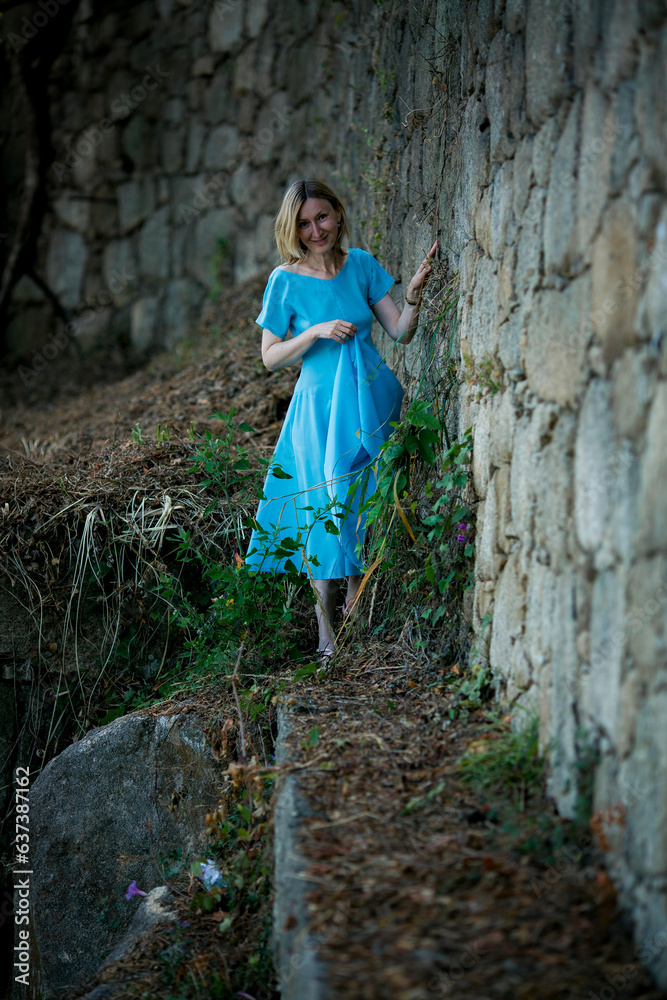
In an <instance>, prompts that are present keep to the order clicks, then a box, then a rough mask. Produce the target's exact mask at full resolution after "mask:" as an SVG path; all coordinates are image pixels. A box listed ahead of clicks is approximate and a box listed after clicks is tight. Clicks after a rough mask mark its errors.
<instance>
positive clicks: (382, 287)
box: [366, 253, 394, 306]
mask: <svg viewBox="0 0 667 1000" xmlns="http://www.w3.org/2000/svg"><path fill="white" fill-rule="evenodd" d="M366 256H367V258H368V261H367V268H368V270H369V271H370V274H369V282H368V304H369V305H371V306H372V305H375V303H376V302H379V301H380V299H382V298H384V296H385V295H386V294H387V292H388V291H389V289H390V288H391V286H392V285H393V284H394V279H393V278H392V276H391V275H390V274H389V272H388V271H385V269H384V268H383V266H382V264H379V263H378V262H377V261H376V259H375V257H373V255H372V254H370V253H367V254H366Z"/></svg>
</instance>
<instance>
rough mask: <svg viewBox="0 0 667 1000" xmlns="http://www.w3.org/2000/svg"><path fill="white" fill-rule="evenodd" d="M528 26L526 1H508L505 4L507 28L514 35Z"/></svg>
mask: <svg viewBox="0 0 667 1000" xmlns="http://www.w3.org/2000/svg"><path fill="white" fill-rule="evenodd" d="M525 26H526V0H507V3H506V4H505V27H506V28H507V30H508V31H510V32H512V34H516V33H517V32H519V31H522V30H523V28H525Z"/></svg>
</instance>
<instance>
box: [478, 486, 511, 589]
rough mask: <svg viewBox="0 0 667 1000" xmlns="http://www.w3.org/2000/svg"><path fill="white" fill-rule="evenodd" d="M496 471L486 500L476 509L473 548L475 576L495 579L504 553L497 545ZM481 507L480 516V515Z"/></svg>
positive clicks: (503, 561)
mask: <svg viewBox="0 0 667 1000" xmlns="http://www.w3.org/2000/svg"><path fill="white" fill-rule="evenodd" d="M496 476H497V472H496V473H494V475H493V477H492V479H491V482H490V484H489V487H488V489H487V492H486V502H485V503H484V504H480V505H479V507H478V511H477V531H478V536H477V539H478V540H477V545H476V549H475V578H476V579H477V580H496V579H497V578H498V574H499V572H500V570H501V568H502V567H503V565H504V563H505V558H506V557H505V554H504V553H503V552H502V551H501V550H500V548H499V546H498V531H499V524H498V519H499V511H498V496H497V493H496V489H495V480H496ZM480 508H481V516H480Z"/></svg>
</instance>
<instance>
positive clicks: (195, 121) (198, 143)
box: [185, 115, 206, 174]
mask: <svg viewBox="0 0 667 1000" xmlns="http://www.w3.org/2000/svg"><path fill="white" fill-rule="evenodd" d="M205 134H206V127H205V125H204V123H203V121H202V120H201V118H199V117H198V116H197V115H191V116H190V117H189V119H188V134H187V139H186V151H185V169H186V172H187V173H188V174H194V173H196V171H197V170H198V169H199V165H200V162H201V151H202V146H203V143H204V136H205Z"/></svg>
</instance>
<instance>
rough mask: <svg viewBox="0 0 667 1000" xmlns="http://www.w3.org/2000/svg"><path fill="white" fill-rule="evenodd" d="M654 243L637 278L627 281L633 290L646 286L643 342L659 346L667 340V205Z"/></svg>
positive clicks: (640, 319) (643, 256)
mask: <svg viewBox="0 0 667 1000" xmlns="http://www.w3.org/2000/svg"><path fill="white" fill-rule="evenodd" d="M652 242H654V246H653V249H652V250H651V252H650V253H649V254H647V253H646V252H645V251H644V252H643V253H642V254H641V257H640V261H639V266H638V267H637V271H636V274H635V275H634V277H630V278H628V279H627V281H628V284H630V285H631V288H632V289H633V290H637V289H641V287H642V285H644V284H645V285H646V288H645V291H644V293H643V295H642V296H641V299H640V302H639V309H638V315H637V330H638V333H639V335H640V336H641V337H642V338H645V339H646V340H649V341H651V342H652V343H655V342H656V341H658V342H659V341H660V340H661V339H663V334H662V331H663V330H664V328H665V316H666V315H667V205H664V204H663V205H662V212H661V215H660V221H659V222H658V225H657V226H656V228H655V234H654V240H653V241H652Z"/></svg>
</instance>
